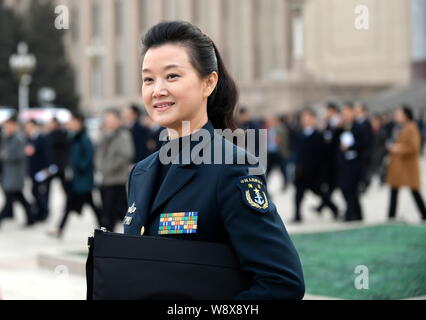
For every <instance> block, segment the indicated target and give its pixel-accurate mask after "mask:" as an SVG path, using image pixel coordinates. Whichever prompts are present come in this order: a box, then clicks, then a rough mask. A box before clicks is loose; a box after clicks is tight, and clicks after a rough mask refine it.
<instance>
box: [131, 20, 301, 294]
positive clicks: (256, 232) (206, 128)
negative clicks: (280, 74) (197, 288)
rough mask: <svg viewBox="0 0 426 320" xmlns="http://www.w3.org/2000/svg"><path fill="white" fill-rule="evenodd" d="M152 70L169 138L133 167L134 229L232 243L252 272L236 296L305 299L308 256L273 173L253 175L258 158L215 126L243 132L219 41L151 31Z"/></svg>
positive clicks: (152, 88) (148, 76)
mask: <svg viewBox="0 0 426 320" xmlns="http://www.w3.org/2000/svg"><path fill="white" fill-rule="evenodd" d="M142 69H143V70H142V82H143V84H142V96H143V99H144V103H145V107H146V109H147V111H148V113H149V115H150V117H151V118H152V119H153V120H154V121H155V122H157V123H158V124H159V125H161V126H163V127H165V128H167V136H168V137H167V141H166V143H164V145H163V147H162V148H161V149H160V151H157V152H156V153H154V154H152V155H151V156H149V157H148V158H146V159H144V160H143V161H141V162H139V163H137V164H136V165H135V166H134V168H133V169H132V172H131V174H130V177H129V182H128V185H129V191H128V192H129V193H128V203H129V209H128V212H127V213H126V217H125V219H124V233H125V234H128V235H150V236H163V237H170V238H175V239H185V240H194V241H210V242H219V243H228V244H231V245H232V247H233V248H234V250H235V252H236V255H237V257H238V259H239V261H240V263H241V267H242V269H243V270H245V271H246V272H247V273H248V274H250V275H251V277H252V282H251V286H250V287H249V288H248V289H247V290H245V291H243V292H241V293H240V294H239V295H238V296H237V297H236V299H301V298H302V297H303V295H304V291H305V287H304V279H303V272H302V267H301V263H300V260H299V256H298V254H297V252H296V249H295V247H294V245H293V243H292V241H291V239H290V237H289V235H288V233H287V231H286V229H285V226H284V224H283V222H282V220H281V218H280V216H279V214H278V212H277V210H276V207H275V205H274V204H273V203H272V202H271V200H270V199H269V197H268V193H267V188H266V181H265V177H264V175H263V174H261V175H253V174H252V175H250V174H249V169H250V168H251V167H253V166H251V165H250V164H248V162H249V163H253V161H252V160H253V158H251V156H250V155H249V154H248V153H246V152H245V151H244V150H243V149H241V148H238V147H237V146H235V145H233V144H232V143H231V142H229V141H228V140H226V139H225V138H224V137H223V136H221V135H219V134H218V133H217V132H215V129H235V126H234V124H233V113H234V109H235V105H236V102H237V96H238V93H237V88H236V86H235V83H234V82H233V80H232V79H231V78H230V76H229V75H228V73H227V71H226V69H225V66H224V65H223V62H222V59H221V57H220V55H219V52H218V50H217V48H216V46H215V45H214V43H213V42H212V40H211V39H210V38H209V37H208V36H206V35H205V34H203V33H202V32H201V30H200V29H198V28H197V27H195V26H193V25H191V24H189V23H186V22H180V21H174V22H162V23H159V24H157V25H155V26H153V27H152V28H151V29H150V30H149V31H148V32H147V34H146V35H145V37H144V40H143V67H142ZM184 121H186V123H187V124H189V129H188V130H187V132H185V122H184ZM201 138H202V139H201ZM174 146H179V149H178V150H179V152H178V153H177V154H176V153H175V154H174V155H173V151H172V150H173V147H174ZM200 146H202V148H201V147H200ZM167 150H168V151H167ZM184 151H189V152H190V154H191V155H194V154H196V155H198V156H194V157H193V156H191V158H190V159H189V161H187V160H188V159H185V154H188V152H186V153H185V152H184ZM195 151H197V152H195ZM170 152H171V153H172V156H168V155H169V154H170ZM165 158H168V159H173V160H174V161H173V162H172V163H167V162H165V161H164V159H165ZM207 158H208V159H211V160H212V161H211V162H209V161H208V160H205V159H207ZM219 158H220V159H221V161H219V162H220V163H221V164H217V160H218V159H219ZM241 158H243V160H244V161H243V162H244V163H245V164H237V159H239V160H241ZM213 160H214V161H213ZM249 160H250V161H249ZM241 162H242V161H239V162H238V163H241ZM250 172H251V171H250Z"/></svg>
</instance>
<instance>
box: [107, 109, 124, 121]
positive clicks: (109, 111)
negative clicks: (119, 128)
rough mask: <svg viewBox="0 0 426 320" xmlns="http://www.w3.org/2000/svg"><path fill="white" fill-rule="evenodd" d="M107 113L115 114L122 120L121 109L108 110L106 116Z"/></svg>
mask: <svg viewBox="0 0 426 320" xmlns="http://www.w3.org/2000/svg"><path fill="white" fill-rule="evenodd" d="M105 113H111V114H113V115H114V116H115V117H116V118H117V119H121V113H120V110H119V109H117V108H107V109H105V111H104V114H105Z"/></svg>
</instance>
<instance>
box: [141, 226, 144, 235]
mask: <svg viewBox="0 0 426 320" xmlns="http://www.w3.org/2000/svg"><path fill="white" fill-rule="evenodd" d="M144 233H145V227H142V228H141V236H143V234H144Z"/></svg>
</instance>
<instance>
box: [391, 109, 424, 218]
mask: <svg viewBox="0 0 426 320" xmlns="http://www.w3.org/2000/svg"><path fill="white" fill-rule="evenodd" d="M395 122H396V123H397V124H398V127H397V128H398V131H397V132H396V137H395V142H394V143H393V144H391V145H390V146H389V148H388V149H389V154H390V162H389V167H388V174H387V184H388V185H389V186H390V188H391V197H390V206H389V219H393V218H395V214H396V207H397V197H398V190H399V188H400V187H409V188H410V189H411V193H412V195H413V198H414V200H415V202H416V205H417V207H418V209H419V211H420V214H421V216H422V219H423V220H426V207H425V204H424V201H423V198H422V196H421V194H420V144H421V139H420V132H419V129H418V128H417V125H416V123H415V122H414V121H413V112H412V110H411V109H410V108H409V107H406V106H402V107H401V108H399V109H398V110H397V111H396V112H395Z"/></svg>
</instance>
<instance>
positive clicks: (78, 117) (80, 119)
mask: <svg viewBox="0 0 426 320" xmlns="http://www.w3.org/2000/svg"><path fill="white" fill-rule="evenodd" d="M71 118H73V119H75V120H77V121H78V122H80V124H81V128H82V130H86V126H85V123H84V121H85V117H84V115H83V114H82V113H81V112H79V111H73V112H71Z"/></svg>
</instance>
